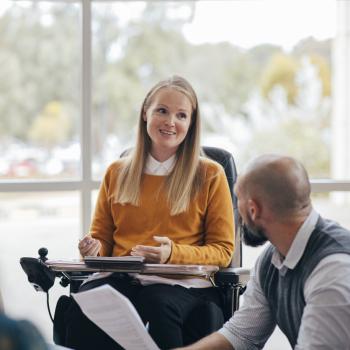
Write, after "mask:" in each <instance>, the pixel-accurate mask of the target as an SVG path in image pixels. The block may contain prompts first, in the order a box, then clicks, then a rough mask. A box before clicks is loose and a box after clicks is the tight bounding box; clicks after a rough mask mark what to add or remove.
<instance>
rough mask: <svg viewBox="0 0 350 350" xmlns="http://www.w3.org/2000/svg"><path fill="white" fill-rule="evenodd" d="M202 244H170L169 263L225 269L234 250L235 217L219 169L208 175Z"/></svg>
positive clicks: (221, 170)
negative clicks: (212, 266)
mask: <svg viewBox="0 0 350 350" xmlns="http://www.w3.org/2000/svg"><path fill="white" fill-rule="evenodd" d="M207 181H209V186H208V193H207V207H206V213H205V216H204V222H203V226H204V235H203V244H202V245H197V246H193V245H187V244H177V243H174V242H173V243H172V252H171V255H170V259H169V261H168V263H170V264H199V265H219V266H228V265H229V263H230V261H231V259H232V254H233V250H234V215H233V206H232V199H231V194H230V190H229V187H228V183H227V179H226V175H225V172H224V170H223V169H222V167H219V169H218V171H217V173H216V174H214V175H210V176H209V179H207Z"/></svg>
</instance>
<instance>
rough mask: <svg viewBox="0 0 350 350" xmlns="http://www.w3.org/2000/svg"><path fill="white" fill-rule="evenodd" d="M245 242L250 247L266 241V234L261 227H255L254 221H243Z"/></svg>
mask: <svg viewBox="0 0 350 350" xmlns="http://www.w3.org/2000/svg"><path fill="white" fill-rule="evenodd" d="M242 230H243V242H244V243H245V244H246V245H247V246H249V247H259V246H261V245H263V244H264V243H265V242H266V241H267V238H266V234H265V232H264V230H263V229H262V228H261V227H257V226H256V227H254V225H253V223H251V222H250V223H249V224H246V223H243V224H242Z"/></svg>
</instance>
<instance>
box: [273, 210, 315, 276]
mask: <svg viewBox="0 0 350 350" xmlns="http://www.w3.org/2000/svg"><path fill="white" fill-rule="evenodd" d="M318 218H319V214H318V213H317V212H316V211H315V210H312V211H311V213H310V214H309V216H308V217H307V218H306V220H305V221H304V222H303V224H302V225H301V227H300V228H299V230H298V232H297V234H296V236H295V238H294V240H293V242H292V245H291V246H290V248H289V250H288V253H287V255H286V257H285V259H284V260H283V257H282V256H281V254H280V253H279V252H278V251H277V249H276V250H275V251H274V253H273V255H272V259H271V262H272V264H273V265H274V266H275V267H276V268H277V269H278V270H280V273H282V274H283V275H284V274H285V273H286V272H287V269H294V267H295V266H296V265H297V263H298V262H299V260H300V259H301V257H302V256H303V254H304V250H305V248H306V245H307V242H308V241H309V238H310V236H311V233H312V231H313V230H314V228H315V226H316V223H317V220H318Z"/></svg>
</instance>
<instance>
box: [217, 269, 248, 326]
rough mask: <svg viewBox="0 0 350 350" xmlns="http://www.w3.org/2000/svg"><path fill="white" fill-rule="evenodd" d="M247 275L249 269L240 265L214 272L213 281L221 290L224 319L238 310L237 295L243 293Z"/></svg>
mask: <svg viewBox="0 0 350 350" xmlns="http://www.w3.org/2000/svg"><path fill="white" fill-rule="evenodd" d="M249 276H250V270H249V269H244V268H241V267H228V268H224V269H220V270H219V271H218V272H216V273H215V275H214V282H215V285H216V286H218V287H219V288H220V290H221V295H222V300H223V306H224V308H223V312H224V319H225V321H227V320H228V319H229V318H230V317H231V316H232V315H233V314H234V312H235V311H236V310H238V308H239V296H240V295H241V294H243V293H244V291H245V289H246V284H247V283H248V281H249Z"/></svg>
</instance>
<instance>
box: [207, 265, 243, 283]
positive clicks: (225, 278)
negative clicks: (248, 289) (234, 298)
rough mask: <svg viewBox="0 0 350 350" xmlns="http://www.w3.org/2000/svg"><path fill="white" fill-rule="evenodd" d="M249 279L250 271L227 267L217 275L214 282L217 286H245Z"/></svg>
mask: <svg viewBox="0 0 350 350" xmlns="http://www.w3.org/2000/svg"><path fill="white" fill-rule="evenodd" d="M249 277H250V269H245V268H242V267H227V268H223V269H220V270H219V271H218V272H216V273H215V275H214V281H215V284H216V285H217V286H245V285H246V284H247V283H248V281H249Z"/></svg>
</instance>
